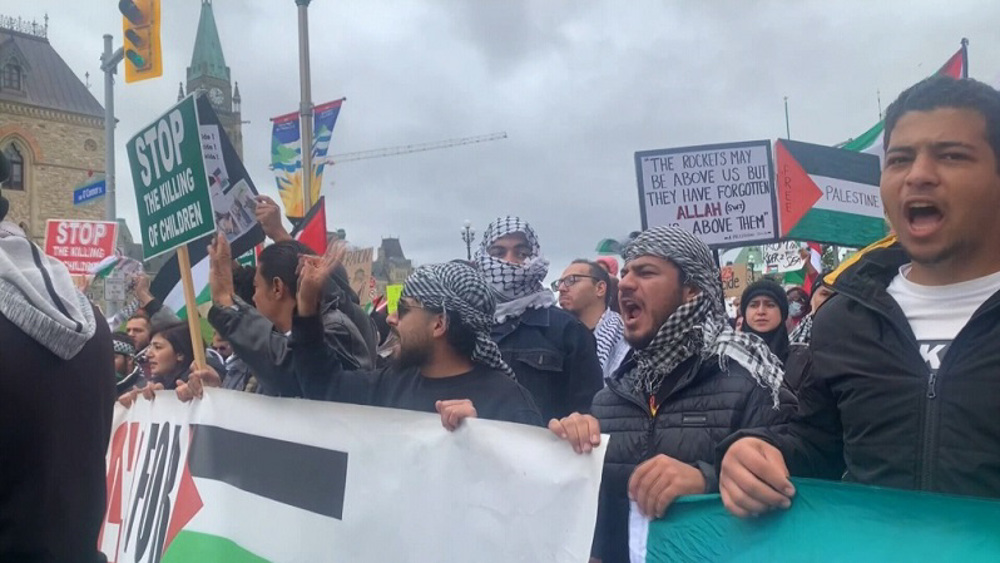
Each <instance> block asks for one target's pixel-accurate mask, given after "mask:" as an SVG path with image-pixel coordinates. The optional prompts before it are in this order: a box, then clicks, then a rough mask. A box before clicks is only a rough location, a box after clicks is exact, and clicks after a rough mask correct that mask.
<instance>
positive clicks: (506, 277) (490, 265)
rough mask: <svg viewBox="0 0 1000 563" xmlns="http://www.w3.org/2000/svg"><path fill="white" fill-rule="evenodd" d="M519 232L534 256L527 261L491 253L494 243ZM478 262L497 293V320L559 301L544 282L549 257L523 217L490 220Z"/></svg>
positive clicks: (500, 321)
mask: <svg viewBox="0 0 1000 563" xmlns="http://www.w3.org/2000/svg"><path fill="white" fill-rule="evenodd" d="M515 233H522V234H523V235H524V237H525V238H526V239H527V241H528V246H529V247H530V256H529V257H528V259H527V260H525V261H524V263H523V264H512V263H510V262H507V261H505V260H500V259H499V258H494V257H492V256H490V254H489V252H488V250H489V248H490V245H492V244H493V243H494V242H496V241H497V239H499V238H501V237H504V236H507V235H512V234H515ZM476 262H477V263H478V264H479V269H480V271H482V273H483V277H485V278H486V281H487V282H488V283H489V284H490V287H492V288H493V291H494V292H495V294H496V298H497V311H496V322H498V323H502V322H504V320H506V319H508V318H512V317H517V316H520V315H521V314H522V313H524V312H525V311H526V310H528V309H543V308H545V307H551V306H552V305H554V304H555V302H556V298H555V295H554V294H553V293H552V292H551V291H549V290H548V289H546V288H545V286H544V285H542V280H544V279H545V276H546V275H548V273H549V261H548V260H546V259H545V258H544V257H542V255H541V247H540V246H539V244H538V236H537V235H536V234H535V230H534V229H532V228H531V226H530V225H528V223H527V222H525V221H523V220H521V218H520V217H511V216H507V217H498V218H497V219H496V220H495V221H493V222H492V223H490V225H489V226H488V227H487V228H486V231H485V232H484V233H483V241H482V243H481V244H480V245H479V250H477V251H476Z"/></svg>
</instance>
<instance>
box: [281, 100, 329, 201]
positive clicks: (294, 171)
mask: <svg viewBox="0 0 1000 563" xmlns="http://www.w3.org/2000/svg"><path fill="white" fill-rule="evenodd" d="M343 102H344V98H341V99H339V100H334V101H332V102H328V103H325V104H321V105H318V106H315V107H314V108H313V142H312V148H311V151H312V163H313V165H312V179H311V183H310V191H311V192H312V198H311V200H312V201H316V200H317V199H318V198H319V194H320V188H321V187H322V185H323V171H324V169H325V168H326V156H327V151H328V150H329V148H330V140H331V139H332V138H333V128H334V127H335V126H336V124H337V116H338V115H340V106H341V105H342V104H343ZM271 122H272V123H273V126H272V128H271V168H272V169H273V170H274V179H275V181H276V182H277V184H278V193H279V194H280V195H281V202H282V203H283V204H284V207H285V216H287V217H289V218H296V219H297V218H299V217H302V216H303V213H305V211H306V210H305V209H303V208H302V205H303V201H302V199H303V198H302V188H303V180H302V131H301V129H300V123H299V114H298V113H297V112H296V113H288V114H285V115H280V116H278V117H273V118H271Z"/></svg>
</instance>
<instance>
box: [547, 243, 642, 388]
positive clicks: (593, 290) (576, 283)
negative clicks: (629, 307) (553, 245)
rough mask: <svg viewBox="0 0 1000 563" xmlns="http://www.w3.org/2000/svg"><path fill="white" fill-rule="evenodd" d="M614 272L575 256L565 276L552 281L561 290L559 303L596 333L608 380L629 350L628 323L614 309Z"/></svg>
mask: <svg viewBox="0 0 1000 563" xmlns="http://www.w3.org/2000/svg"><path fill="white" fill-rule="evenodd" d="M610 289H611V276H610V275H609V274H608V271H607V270H605V269H604V268H602V267H601V265H600V264H598V263H596V262H591V261H589V260H583V259H578V260H574V261H573V262H572V263H571V264H570V265H569V267H568V268H566V270H565V271H563V274H562V277H561V278H559V279H557V280H556V281H554V282H552V290H553V291H556V292H558V293H559V306H560V307H562V308H563V310H564V311H568V312H569V313H570V314H572V315H573V316H574V317H576V318H577V319H579V320H580V322H582V323H583V324H584V326H586V327H587V328H589V329H590V330H591V331H592V332H593V333H594V339H595V340H597V359H598V361H600V362H601V370H602V371H603V372H604V379H605V380H607V379H608V378H609V377H611V374H612V373H614V371H615V368H617V367H618V365H619V364H621V361H622V359H624V358H625V355H626V354H627V353H628V350H629V346H628V343H626V342H625V325H624V323H622V318H621V315H619V314H618V313H616V312H614V311H612V310H611V308H610V305H611V299H612V296H611V293H610Z"/></svg>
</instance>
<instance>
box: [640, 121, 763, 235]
mask: <svg viewBox="0 0 1000 563" xmlns="http://www.w3.org/2000/svg"><path fill="white" fill-rule="evenodd" d="M635 168H636V175H637V177H638V185H639V211H640V214H641V216H642V228H643V229H648V228H650V227H658V226H661V225H673V226H677V227H680V228H682V229H684V230H687V231H689V232H691V233H693V234H694V235H695V236H697V237H698V238H699V239H701V240H702V241H703V242H704V243H705V244H707V245H709V246H711V247H714V248H720V247H725V246H738V245H747V244H753V243H759V242H770V241H773V240H777V238H778V220H777V209H776V199H775V193H774V181H773V178H774V173H773V169H772V166H771V143H770V142H768V141H750V142H745V143H726V144H719V145H703V146H698V147H680V148H673V149H662V150H653V151H644V152H637V153H635Z"/></svg>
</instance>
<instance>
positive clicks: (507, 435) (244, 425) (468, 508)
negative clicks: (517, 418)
mask: <svg viewBox="0 0 1000 563" xmlns="http://www.w3.org/2000/svg"><path fill="white" fill-rule="evenodd" d="M116 409H117V410H116V412H115V419H114V428H113V434H112V443H111V447H110V448H109V451H108V497H109V502H108V510H107V513H106V515H105V523H104V526H103V528H102V532H101V539H100V544H99V546H100V548H101V549H102V551H104V553H105V554H106V555H107V556H108V559H109V561H111V562H125V561H129V562H135V563H139V562H153V561H163V562H165V563H169V562H171V561H226V562H227V563H228V562H236V563H240V562H244V561H245V562H249V561H254V562H259V561H303V562H317V561H351V562H355V563H366V562H371V563H376V562H379V563H382V562H387V561H407V562H429V563H430V562H441V561H475V562H477V563H490V562H497V563H501V562H503V563H508V562H510V561H556V562H562V561H565V562H567V563H569V562H573V563H579V562H581V561H587V559H588V557H589V555H590V545H591V538H592V535H593V530H594V523H595V520H596V514H597V496H598V489H599V487H600V481H601V469H602V465H603V459H604V444H602V446H601V447H600V448H598V449H596V450H595V451H594V452H593V453H591V454H589V455H577V454H575V453H573V450H572V448H570V446H569V445H568V444H567V443H565V442H562V441H560V440H558V439H557V438H555V437H554V436H553V435H551V433H549V432H548V431H547V430H545V429H542V428H534V427H528V426H523V425H517V424H510V423H502V422H495V421H488V420H477V419H473V420H467V421H465V422H464V423H463V424H462V426H461V427H460V428H459V429H458V430H457V431H456V432H453V433H452V432H448V431H447V430H445V429H444V428H443V427H442V426H441V421H440V417H439V416H438V415H436V414H428V413H417V412H413V411H404V410H395V409H381V408H373V407H360V406H355V405H345V404H339V403H327V402H319V401H307V400H301V399H275V398H269V397H261V396H257V395H250V394H246V393H239V392H234V391H226V390H221V389H211V390H207V391H206V392H205V398H204V399H202V400H195V401H193V402H192V403H187V404H185V403H181V402H179V401H178V400H177V399H176V397H175V396H173V393H172V392H160V393H159V394H158V395H157V398H156V400H155V401H153V402H148V401H145V400H143V399H139V401H138V402H137V403H136V404H135V405H133V407H132V408H131V409H124V408H122V407H120V406H117V407H116ZM603 442H604V443H606V442H607V437H606V436H605V437H604V440H603ZM161 554H162V558H161Z"/></svg>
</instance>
